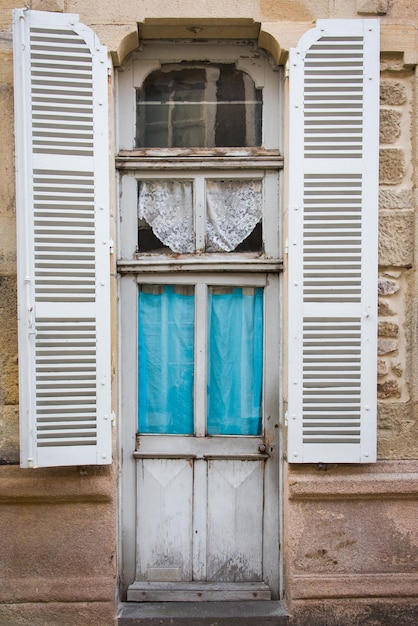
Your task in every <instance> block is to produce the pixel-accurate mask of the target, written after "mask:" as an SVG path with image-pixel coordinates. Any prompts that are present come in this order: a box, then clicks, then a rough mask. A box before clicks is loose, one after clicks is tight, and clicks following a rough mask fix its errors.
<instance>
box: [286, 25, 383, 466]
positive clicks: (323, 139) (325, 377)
mask: <svg viewBox="0 0 418 626" xmlns="http://www.w3.org/2000/svg"><path fill="white" fill-rule="evenodd" d="M378 69H379V23H378V21H377V20H322V21H319V22H318V25H317V28H315V29H313V30H311V31H309V32H308V33H306V34H305V35H304V37H303V38H302V39H301V41H300V42H299V45H298V47H297V48H296V49H294V50H291V54H290V58H289V118H290V119H289V124H290V126H289V137H290V140H289V143H290V146H289V258H288V264H289V278H288V280H289V341H288V352H289V393H288V399H289V406H288V460H289V462H293V463H295V462H297V463H300V462H332V463H338V462H350V463H359V462H365V463H367V462H372V461H375V458H376V360H377V357H376V355H377V349H376V341H377V340H376V334H377V333H376V326H377V320H376V299H377V296H376V294H377V187H378V119H379V113H378V88H379V87H378V85H379V79H378Z"/></svg>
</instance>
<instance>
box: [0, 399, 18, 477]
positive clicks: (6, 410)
mask: <svg viewBox="0 0 418 626" xmlns="http://www.w3.org/2000/svg"><path fill="white" fill-rule="evenodd" d="M17 463H19V408H18V407H17V406H4V405H3V406H0V465H4V464H17Z"/></svg>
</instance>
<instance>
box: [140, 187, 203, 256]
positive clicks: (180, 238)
mask: <svg viewBox="0 0 418 626" xmlns="http://www.w3.org/2000/svg"><path fill="white" fill-rule="evenodd" d="M150 229H152V234H153V237H152V236H151V234H150ZM165 246H166V247H168V248H170V250H172V251H173V252H179V253H185V252H194V250H195V237H194V228H193V183H192V182H191V181H187V180H161V179H160V180H141V181H139V182H138V250H139V252H151V251H154V252H155V251H157V250H158V249H162V248H164V247H165Z"/></svg>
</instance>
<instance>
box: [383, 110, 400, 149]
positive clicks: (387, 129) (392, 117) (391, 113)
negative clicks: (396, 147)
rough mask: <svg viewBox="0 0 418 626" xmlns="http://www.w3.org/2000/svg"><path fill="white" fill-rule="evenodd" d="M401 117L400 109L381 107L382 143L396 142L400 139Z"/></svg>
mask: <svg viewBox="0 0 418 626" xmlns="http://www.w3.org/2000/svg"><path fill="white" fill-rule="evenodd" d="M401 119H402V114H401V112H400V111H396V110H394V109H380V127H379V139H380V143H395V141H396V140H397V139H399V137H400V136H401Z"/></svg>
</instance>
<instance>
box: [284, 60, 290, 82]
mask: <svg viewBox="0 0 418 626" xmlns="http://www.w3.org/2000/svg"><path fill="white" fill-rule="evenodd" d="M284 77H285V78H289V60H287V61H286V63H285V66H284Z"/></svg>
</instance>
